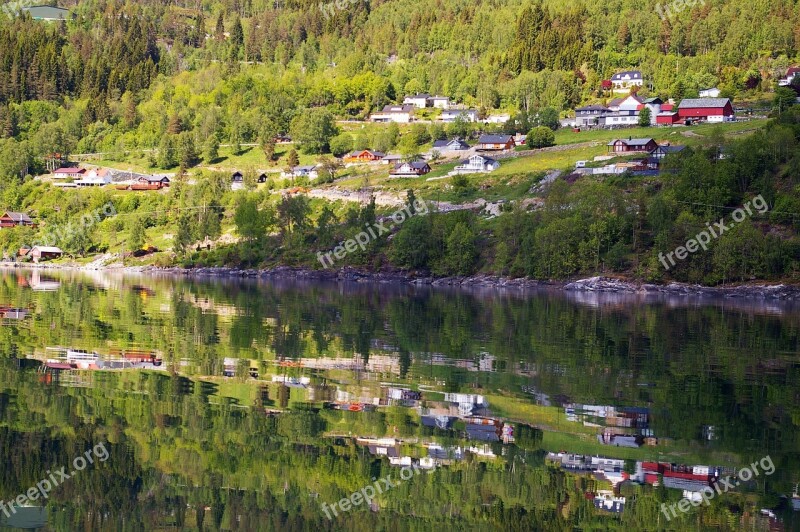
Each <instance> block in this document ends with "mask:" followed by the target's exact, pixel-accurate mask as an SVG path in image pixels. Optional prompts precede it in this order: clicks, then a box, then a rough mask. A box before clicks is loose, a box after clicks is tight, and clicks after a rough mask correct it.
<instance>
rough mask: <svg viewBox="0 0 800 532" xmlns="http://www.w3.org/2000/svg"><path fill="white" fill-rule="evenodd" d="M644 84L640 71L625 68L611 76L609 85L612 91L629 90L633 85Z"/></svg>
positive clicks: (639, 85)
mask: <svg viewBox="0 0 800 532" xmlns="http://www.w3.org/2000/svg"><path fill="white" fill-rule="evenodd" d="M643 84H644V80H643V79H642V73H641V72H640V71H639V70H626V71H625V72H617V73H616V74H614V75H613V76H611V85H612V87H613V91H614V92H629V91H630V90H631V88H633V87H641V86H642V85H643Z"/></svg>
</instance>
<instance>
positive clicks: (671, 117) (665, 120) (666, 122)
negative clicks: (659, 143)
mask: <svg viewBox="0 0 800 532" xmlns="http://www.w3.org/2000/svg"><path fill="white" fill-rule="evenodd" d="M679 121H680V118H679V117H678V113H660V114H659V115H657V116H656V124H658V125H659V126H671V125H672V124H677V123H678V122H679Z"/></svg>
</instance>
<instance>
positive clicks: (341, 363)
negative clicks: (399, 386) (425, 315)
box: [297, 354, 400, 375]
mask: <svg viewBox="0 0 800 532" xmlns="http://www.w3.org/2000/svg"><path fill="white" fill-rule="evenodd" d="M297 363H298V365H299V367H304V368H311V369H345V370H351V371H368V372H374V373H394V374H398V375H399V374H400V358H399V357H398V356H392V355H373V354H370V356H369V361H368V362H367V363H366V364H365V363H364V358H363V357H362V356H361V355H358V354H355V355H352V356H350V357H336V358H333V357H321V358H301V359H299V360H298V361H297Z"/></svg>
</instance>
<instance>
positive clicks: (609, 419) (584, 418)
mask: <svg viewBox="0 0 800 532" xmlns="http://www.w3.org/2000/svg"><path fill="white" fill-rule="evenodd" d="M564 411H565V413H566V415H567V419H568V420H569V421H578V422H583V423H584V424H585V425H589V426H609V427H626V428H638V429H646V428H647V427H648V426H649V422H650V411H649V410H648V409H647V408H641V407H635V406H627V407H616V406H608V405H580V404H568V405H565V407H564Z"/></svg>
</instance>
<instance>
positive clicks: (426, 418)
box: [332, 387, 515, 469]
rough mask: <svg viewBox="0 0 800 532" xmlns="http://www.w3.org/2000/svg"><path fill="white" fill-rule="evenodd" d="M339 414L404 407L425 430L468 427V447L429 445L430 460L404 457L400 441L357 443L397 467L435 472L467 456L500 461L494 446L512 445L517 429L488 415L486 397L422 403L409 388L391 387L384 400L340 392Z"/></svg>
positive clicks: (454, 395)
mask: <svg viewBox="0 0 800 532" xmlns="http://www.w3.org/2000/svg"><path fill="white" fill-rule="evenodd" d="M332 406H333V407H334V408H337V409H339V410H348V411H351V412H362V411H363V412H368V411H374V410H375V408H377V407H378V406H403V407H408V408H415V409H416V410H417V411H418V412H419V414H420V422H421V424H422V425H423V426H424V427H428V428H430V429H434V430H437V429H438V430H444V431H449V430H452V429H453V428H454V424H455V422H456V421H459V420H460V421H462V422H463V423H464V425H463V426H464V436H465V437H466V439H467V440H468V441H469V442H470V443H469V444H467V445H466V446H464V447H461V446H450V447H442V446H440V445H438V444H435V443H425V444H423V445H424V447H425V448H426V449H427V456H426V457H424V458H421V459H417V458H413V457H411V456H409V455H406V456H404V455H403V452H402V448H401V443H402V442H400V441H398V440H396V439H394V438H379V439H377V438H357V439H356V443H357V444H358V445H362V446H364V447H367V448H368V450H369V452H370V454H372V455H374V456H378V457H383V458H388V460H389V463H390V464H391V465H394V466H399V467H403V466H410V465H412V464H417V465H418V466H420V467H422V468H427V469H432V468H434V467H437V466H440V465H448V464H451V463H453V462H454V461H458V460H463V459H464V458H465V454H466V453H472V454H475V455H477V456H482V457H486V458H496V457H497V455H496V454H495V452H494V450H493V449H492V447H491V445H492V444H500V443H502V444H510V443H513V442H514V441H515V440H514V426H513V425H512V424H509V423H507V422H505V421H503V420H501V419H497V418H494V417H491V416H489V415H488V410H487V408H488V403H487V402H486V399H485V398H484V397H483V396H482V395H476V394H464V393H445V394H444V400H443V401H425V402H424V406H423V402H422V394H421V393H420V392H417V391H414V390H410V389H407V388H398V387H388V388H385V389H384V396H383V397H375V398H367V397H364V398H362V399H361V400H360V401H359V400H355V398H354V397H353V394H352V393H349V392H345V391H343V390H341V389H339V390H338V391H337V393H336V402H335V403H334V404H333V405H332Z"/></svg>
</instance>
